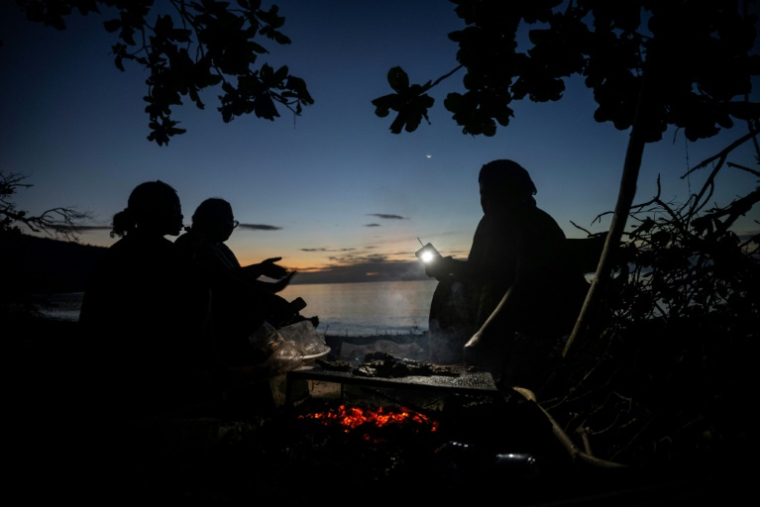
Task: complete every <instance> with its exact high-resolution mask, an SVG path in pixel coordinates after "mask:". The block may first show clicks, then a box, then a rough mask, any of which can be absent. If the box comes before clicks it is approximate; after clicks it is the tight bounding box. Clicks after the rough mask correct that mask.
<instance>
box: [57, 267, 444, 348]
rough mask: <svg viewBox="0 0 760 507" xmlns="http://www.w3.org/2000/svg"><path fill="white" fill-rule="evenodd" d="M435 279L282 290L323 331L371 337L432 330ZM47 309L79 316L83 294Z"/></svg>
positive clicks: (67, 297) (60, 315)
mask: <svg viewBox="0 0 760 507" xmlns="http://www.w3.org/2000/svg"><path fill="white" fill-rule="evenodd" d="M436 283H437V282H436V281H435V280H423V281H410V282H368V283H325V284H310V285H290V286H288V287H286V288H285V290H283V291H282V292H280V293H279V294H280V295H281V296H282V297H284V298H285V299H287V300H288V301H292V300H293V299H295V298H297V297H299V296H300V297H302V298H303V299H304V300H305V301H306V303H307V306H306V308H304V309H303V310H302V311H301V314H302V315H304V316H306V317H312V316H314V315H316V316H318V317H319V327H318V328H317V331H319V332H320V333H325V332H327V333H329V334H331V335H333V336H345V335H348V336H371V335H383V334H390V335H396V334H405V333H421V332H425V331H427V327H428V312H429V310H430V300H431V299H432V297H433V291H434V290H435V286H436ZM50 302H51V304H52V306H51V307H50V308H48V309H43V313H44V314H45V315H47V316H48V317H51V318H56V319H62V320H73V321H75V320H78V319H79V307H80V305H81V304H82V293H81V292H79V293H72V294H58V295H55V296H52V297H51V298H50Z"/></svg>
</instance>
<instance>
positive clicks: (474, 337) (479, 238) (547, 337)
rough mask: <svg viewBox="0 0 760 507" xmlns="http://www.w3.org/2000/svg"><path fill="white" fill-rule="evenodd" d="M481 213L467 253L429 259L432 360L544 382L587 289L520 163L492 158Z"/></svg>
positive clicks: (513, 380) (484, 171) (516, 381)
mask: <svg viewBox="0 0 760 507" xmlns="http://www.w3.org/2000/svg"><path fill="white" fill-rule="evenodd" d="M478 183H479V188H480V203H481V207H482V209H483V217H482V218H481V220H480V222H479V224H478V227H477V229H476V231H475V235H474V237H473V242H472V246H471V249H470V253H469V255H468V257H467V260H466V261H460V260H456V259H452V258H451V257H445V258H442V259H439V260H438V261H437V262H435V263H433V264H431V265H430V266H429V267H427V272H428V275H430V276H434V277H435V278H437V279H438V280H439V285H438V287H437V288H436V292H435V294H434V297H433V302H432V304H431V313H430V343H429V346H430V353H431V359H432V360H434V361H436V360H438V361H441V362H452V363H454V362H465V363H467V364H474V365H481V366H485V367H488V368H489V369H491V370H492V371H494V373H495V375H496V376H497V378H498V380H499V381H500V382H502V383H504V384H508V385H523V386H525V387H534V386H536V385H538V384H539V383H540V382H542V381H543V380H544V379H545V377H546V375H548V369H549V368H550V365H551V364H552V362H553V361H554V359H555V357H554V356H555V355H556V354H555V351H556V349H557V348H558V346H559V344H560V342H561V340H562V338H563V337H564V336H565V335H566V334H568V333H569V332H570V331H571V330H572V325H573V323H574V321H575V317H576V316H577V314H578V311H579V310H580V305H581V304H582V302H583V299H584V297H585V294H586V292H587V290H588V286H589V285H588V283H587V282H586V280H585V278H584V276H583V273H581V272H579V271H577V270H575V269H573V268H572V265H571V263H570V260H569V257H568V255H567V242H566V238H565V234H564V232H563V231H562V229H561V228H560V227H559V225H558V224H557V222H556V221H555V220H554V219H553V218H552V217H551V216H550V215H549V214H548V213H546V212H545V211H543V210H541V209H540V208H538V207H537V206H536V200H535V199H534V197H533V196H534V195H535V194H536V193H537V189H536V186H535V184H534V183H533V180H532V179H531V177H530V174H529V173H528V171H527V170H525V168H523V167H522V166H520V165H519V164H517V163H516V162H514V161H512V160H506V159H501V160H494V161H492V162H489V163H487V164H485V165H484V166H483V167H482V168H481V169H480V172H479V175H478Z"/></svg>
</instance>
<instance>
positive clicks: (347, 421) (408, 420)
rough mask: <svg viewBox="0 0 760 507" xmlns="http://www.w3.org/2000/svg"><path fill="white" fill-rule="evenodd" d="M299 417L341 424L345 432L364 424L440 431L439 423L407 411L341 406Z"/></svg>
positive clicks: (326, 423) (417, 413)
mask: <svg viewBox="0 0 760 507" xmlns="http://www.w3.org/2000/svg"><path fill="white" fill-rule="evenodd" d="M298 417H299V419H313V420H316V421H319V422H321V423H323V424H325V425H329V424H339V425H341V426H344V430H343V431H345V432H348V431H350V430H352V429H355V428H357V427H359V426H361V425H363V424H371V425H374V426H377V427H378V428H381V427H383V426H388V425H392V424H405V425H411V424H418V425H425V426H429V428H430V431H436V430H437V429H438V422H437V421H431V420H430V418H429V417H427V416H426V415H424V414H420V413H419V412H411V411H409V410H407V409H398V410H390V409H385V408H383V407H379V408H377V409H368V408H360V407H346V405H340V406H339V407H338V408H337V410H334V409H330V410H327V411H325V412H316V413H312V414H306V415H301V416H298Z"/></svg>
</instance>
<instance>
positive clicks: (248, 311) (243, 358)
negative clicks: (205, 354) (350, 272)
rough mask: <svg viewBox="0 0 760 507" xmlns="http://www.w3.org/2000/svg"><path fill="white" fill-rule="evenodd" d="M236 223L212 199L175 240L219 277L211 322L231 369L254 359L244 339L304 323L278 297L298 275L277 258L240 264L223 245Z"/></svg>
mask: <svg viewBox="0 0 760 507" xmlns="http://www.w3.org/2000/svg"><path fill="white" fill-rule="evenodd" d="M238 225H239V222H238V221H237V220H235V218H234V215H233V212H232V205H231V204H230V203H229V202H227V201H226V200H224V199H220V198H217V197H212V198H209V199H206V200H205V201H203V202H202V203H201V204H200V205H199V206H198V207H197V208H196V210H195V213H194V214H193V217H192V225H191V226H190V227H186V228H185V230H186V231H187V232H186V233H185V234H183V235H182V236H180V237H178V238H177V239H176V240H175V242H174V244H175V245H177V246H178V247H179V249H180V251H182V252H184V254H185V255H186V256H187V257H189V258H191V259H193V260H195V261H197V262H199V263H200V264H202V265H204V266H206V267H207V268H208V269H209V270H211V271H210V272H212V273H214V272H215V273H217V274H219V277H218V278H219V279H218V282H219V283H217V284H215V286H214V287H212V305H211V306H212V323H213V327H214V334H215V336H216V340H217V341H218V342H219V345H220V354H221V357H222V360H223V361H225V362H226V363H227V364H233V365H234V364H246V362H247V361H251V360H255V357H252V354H253V353H254V352H253V351H252V350H251V347H250V342H249V340H248V338H249V336H251V335H252V334H253V333H254V332H255V331H256V330H257V329H258V328H259V327H260V326H261V325H262V324H263V323H264V322H267V323H269V324H271V325H272V326H274V327H276V328H279V327H282V326H284V325H287V324H290V323H293V322H297V321H298V320H304V318H303V317H301V316H300V315H299V314H298V312H299V311H300V310H301V307H299V306H296V305H297V303H295V302H294V303H290V302H288V301H287V300H285V299H284V298H282V297H281V296H279V295H277V293H278V292H280V291H281V290H282V289H284V288H285V287H286V286H287V285H288V284H289V283H290V280H291V279H292V278H293V276H294V275H295V273H296V272H295V271H288V270H287V269H286V268H284V267H282V266H280V265H279V264H277V261H279V260H280V259H281V257H274V258H270V259H266V260H264V261H262V262H260V263H257V264H251V265H247V266H242V265H241V264H240V262H239V261H238V259H237V257H236V256H235V254H234V252H233V251H232V250H231V249H230V248H229V247H228V246H227V245H226V244H225V241H227V240H228V239H229V238H230V236H231V235H232V232H233V231H234V230H235V228H237V226H238ZM262 277H266V278H269V279H271V280H274V281H273V282H269V281H264V280H261V278H262ZM230 279H232V280H234V281H235V282H236V283H230ZM312 323H314V320H312ZM316 325H317V324H315V326H316Z"/></svg>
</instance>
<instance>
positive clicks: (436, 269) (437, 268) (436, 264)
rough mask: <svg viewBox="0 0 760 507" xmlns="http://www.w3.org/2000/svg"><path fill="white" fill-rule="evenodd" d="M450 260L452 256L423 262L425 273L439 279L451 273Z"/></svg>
mask: <svg viewBox="0 0 760 507" xmlns="http://www.w3.org/2000/svg"><path fill="white" fill-rule="evenodd" d="M452 261H453V259H452V257H451V256H448V257H443V258H440V259H437V260H434V261H432V262H429V263H427V264H425V274H426V275H427V276H429V277H431V278H436V279H438V280H439V281H440V280H441V279H442V278H445V277H446V276H447V275H448V274H449V273H451V263H452Z"/></svg>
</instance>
